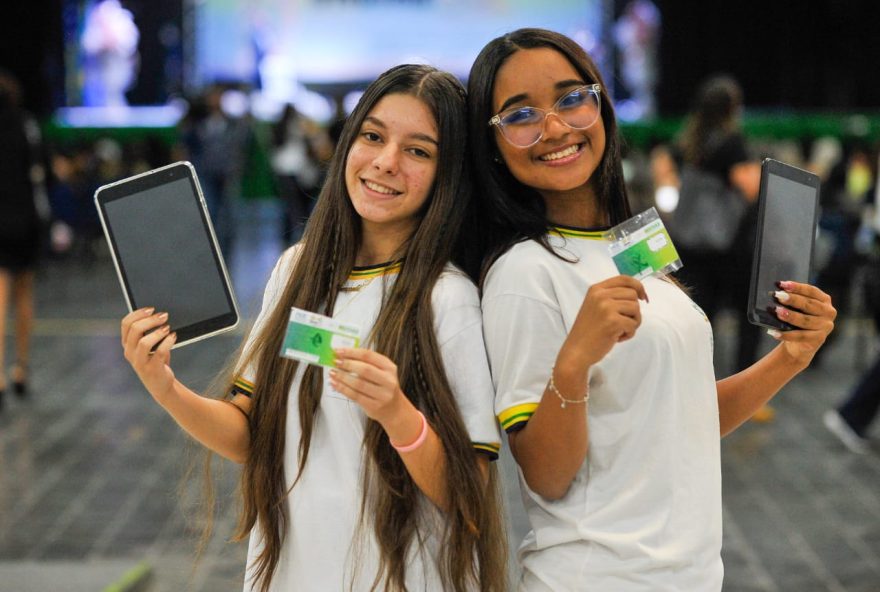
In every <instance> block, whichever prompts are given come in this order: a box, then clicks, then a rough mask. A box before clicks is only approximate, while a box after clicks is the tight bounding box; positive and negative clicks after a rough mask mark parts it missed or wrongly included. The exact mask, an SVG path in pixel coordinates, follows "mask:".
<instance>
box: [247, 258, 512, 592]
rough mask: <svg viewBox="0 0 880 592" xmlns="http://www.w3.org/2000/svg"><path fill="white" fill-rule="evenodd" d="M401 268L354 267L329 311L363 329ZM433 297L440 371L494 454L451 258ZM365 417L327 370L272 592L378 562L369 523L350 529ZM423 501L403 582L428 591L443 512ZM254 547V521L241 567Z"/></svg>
mask: <svg viewBox="0 0 880 592" xmlns="http://www.w3.org/2000/svg"><path fill="white" fill-rule="evenodd" d="M296 253H297V247H293V248H291V249H289V250H288V251H287V252H286V253H285V254H284V255H282V257H281V259H280V260H279V262H278V264H277V265H276V266H275V270H274V271H273V272H272V276H271V278H270V279H269V283H268V285H267V287H266V292H265V295H264V297H263V308H262V311H261V312H260V315H259V317H258V318H257V321H256V323H255V326H254V328H253V330H252V331H251V336H252V337H253V336H254V335H256V334H257V332H258V331H259V329H260V327H261V326H262V323H264V322H265V319H266V318H267V316H268V315H269V314H270V313H271V311H272V310H273V309H274V308H275V306H276V302H277V299H278V298H279V297H280V295H281V292H282V291H283V289H284V285H285V283H286V281H287V278H289V277H290V274H291V273H292V271H293V265H294V262H295V259H296ZM399 271H400V265H399V264H398V265H391V266H375V267H371V268H360V269H356V270H355V271H353V272H352V274H351V276H350V277H349V281H348V283H347V285H346V287H348V288H358V287H360V289H359V290H355V291H343V292H340V294H339V296H338V298H337V301H336V305H335V308H334V315H333V317H334V318H335V319H338V320H342V321H348V322H350V323H355V324H357V325H359V326H360V327H361V328H362V331H363V334H364V335H367V334H368V333H369V332H370V330H371V328H372V326H373V324H374V323H375V321H376V318H377V316H378V313H379V309H380V305H381V299H382V294H383V285H384V287H385V290H386V291H387V290H389V289H390V287H391V285H392V283H393V281H394V279H395V278H396V276H397V273H398V272H399ZM432 305H433V309H434V328H435V331H436V336H437V342H438V344H439V345H440V351H441V355H442V358H443V362H444V366H445V369H446V376H447V378H448V380H449V383H450V386H451V387H452V392H453V393H454V395H455V398H456V401H457V403H458V407H459V410H460V411H461V415H462V418H463V420H464V423H465V426H466V428H467V430H468V433H469V434H470V436H471V440H472V442H473V445H474V448H475V450H478V451H481V452H486V453H488V454H490V455H491V456H492V457H493V458H494V457H497V453H498V450H499V447H500V434H499V432H498V427H497V423H496V421H495V417H494V413H493V408H492V399H493V390H492V379H491V376H490V374H489V366H488V362H487V360H486V353H485V346H484V344H483V335H482V323H481V313H480V301H479V297H478V294H477V289H476V287H475V286H474V285H473V283H472V282H471V281H470V280H469V279H468V278H467V277H466V276H465V275H464V274H463V273H461V272H460V271H458V270H456V268H454V267H453V266H451V265H449V266H448V267H447V269H446V270H445V271H444V272H443V274H442V275H441V276H440V278H439V279H438V281H437V283H436V284H435V286H434V290H433V293H432ZM252 337H251V338H252ZM305 367H306V365H305V364H302V365H300V367H299V369H298V371H297V374H296V376H295V377H294V381H293V385H292V387H291V391H290V397H289V399H288V411H287V433H286V441H285V442H284V468H285V478H286V481H287V485H288V487H289V486H290V485H292V484H293V482H294V480H295V479H296V477H297V471H298V466H299V463H298V460H297V451H298V447H299V440H300V435H301V427H300V422H299V411H298V409H299V406H298V405H299V403H298V394H299V385H300V382H301V380H302V374H303V372H304V371H305ZM253 377H254V375H253V370H252V369H248V370H246V371H245V372H244V373H243V375H242V379H241V380H239V381H237V383H236V387H237V388H238V389H239V390H247V387H248V386H250V387H251V388H252V381H253ZM256 396H259V393H257V394H256ZM365 424H366V415H365V414H364V412H363V411H362V410H361V408H360V407H359V406H358V405H357V404H355V403H353V402H351V401H350V400H349V399H347V398H346V397H345V396H344V395H342V394H340V393H338V392H335V391H333V390H332V389H331V388H330V384H329V381H328V376H327V371H326V369H325V370H324V390H323V395H322V397H321V402H320V407H319V410H318V412H317V415H316V417H315V424H314V428H313V433H312V442H311V448H310V451H309V459H308V462H307V463H306V467H305V470H304V471H303V475H302V478H301V479H300V480H299V482H298V483H297V485H296V487H295V488H294V489H293V491H292V492H291V493H290V495H289V496H288V498H287V504H288V512H289V516H290V522H289V527H288V532H287V539H286V540H285V542H284V545H283V548H282V550H281V559H280V561H279V563H278V567H277V569H276V571H275V575H274V577H273V579H272V587H271V590H272V591H273V592H275V591H277V592H281V591H285V592H286V591H288V590H296V591H297V592H312V591H314V592H336V591H342V590H355V591H359V590H367V589H369V586H370V584H371V583H372V581H373V578H374V577H375V575H376V572H377V569H378V551H377V549H376V547H375V543H374V537H373V531H372V525H371V524H369V523H368V524H367V525H366V528H363V529H360V532H361V534H360V535H358V525H359V522H360V505H361V497H362V489H361V477H362V473H363V436H364V428H365ZM421 501H422V503H421V514H420V518H421V519H422V524H423V525H425V526H426V528H425V530H426V531H427V532H428V533H429V536H428V540H427V542H426V544H425V547H424V548H423V549H422V550H421V552H414V553H413V557H412V558H411V559H410V561H409V564H408V566H407V586H408V588H409V589H410V590H412V591H416V590H425V591H432V592H433V591H439V590H440V589H441V586H440V583H439V576H438V574H437V570H436V566H435V565H434V561H433V558H435V557H436V556H437V553H436V551H435V548H436V539H435V538H434V537H431V536H430V533H431V531H432V528H431V527H430V526H429V524H430V522H431V521H434V520H436V521H439V520H442V516H441V515H440V513H439V512H438V511H437V510H436V509H434V507H433V506H432V505H431V503H430V502H429V501H427V499H426V498H423V499H422V500H421ZM436 528H439V527H435V532H436ZM259 545H260V532H259V528H258V527H255V528H254V530H253V531H252V532H251V537H250V544H249V548H248V566H251V565H252V562H253V560H254V558H255V557H256V555H257V553H258V551H259ZM414 546H415V545H414ZM250 575H251V570H250V569H248V574H247V576H246V578H245V586H244V589H245V591H246V592H249V591H251V590H252V587H251V586H252V582H250V581H249V578H250ZM350 584H351V588H349V585H350Z"/></svg>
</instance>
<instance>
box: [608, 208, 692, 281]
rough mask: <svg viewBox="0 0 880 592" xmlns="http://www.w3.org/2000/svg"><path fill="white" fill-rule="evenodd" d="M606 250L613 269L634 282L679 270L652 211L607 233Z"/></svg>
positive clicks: (669, 239)
mask: <svg viewBox="0 0 880 592" xmlns="http://www.w3.org/2000/svg"><path fill="white" fill-rule="evenodd" d="M606 236H607V238H608V239H609V240H610V241H612V242H611V244H610V245H609V246H608V251H609V253H610V254H611V258H612V259H613V260H614V264H615V265H616V266H617V270H618V271H619V272H620V273H621V274H622V275H629V276H632V277H634V278H636V279H637V280H641V279H644V278H646V277H649V276H652V275H666V274H667V273H671V272H673V271H676V270H677V269H681V259H680V258H679V256H678V251H676V250H675V245H673V244H672V239H671V238H669V233H668V232H667V231H666V226H664V225H663V220H661V219H660V215H659V214H658V213H657V210H656V209H655V208H651V209H649V210H646V211H644V212H642V213H641V214H637V215H635V216H633V217H632V218H630V219H629V220H627V221H626V222H623V223H621V224H618V225H617V226H615V227H614V228H612V229H611V230H609V231H608V233H607V235H606Z"/></svg>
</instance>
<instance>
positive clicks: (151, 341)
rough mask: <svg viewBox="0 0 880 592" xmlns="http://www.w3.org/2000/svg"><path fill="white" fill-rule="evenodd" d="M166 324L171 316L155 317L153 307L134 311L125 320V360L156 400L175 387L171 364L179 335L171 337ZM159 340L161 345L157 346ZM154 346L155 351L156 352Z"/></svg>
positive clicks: (165, 314)
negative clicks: (172, 348)
mask: <svg viewBox="0 0 880 592" xmlns="http://www.w3.org/2000/svg"><path fill="white" fill-rule="evenodd" d="M167 321H168V313H157V314H153V309H152V308H141V309H138V310H135V311H133V312H131V313H129V314H128V315H126V316H125V318H123V319H122V348H123V350H124V352H125V359H126V360H127V361H128V363H129V364H131V367H132V368H134V371H135V372H136V373H137V375H138V378H140V379H141V382H143V383H144V386H145V387H147V390H148V391H150V394H151V395H153V397H154V398H155V399H157V400H159V399H161V398H162V397H163V396H164V395H165V394H166V393H168V392H169V391H170V390H171V388H172V386H173V384H174V372H173V371H172V370H171V367H170V366H169V363H170V361H171V347H172V346H173V345H174V343H175V342H176V341H177V334H176V333H174V334H172V335H169V334H168V331H169V329H170V326H169V325H168V324H167ZM160 341H161V344H159V346H158V347H156V344H157V343H159V342H160ZM154 347H156V350H155V351H154V352H153V351H152V350H153V348H154ZM151 352H152V353H151Z"/></svg>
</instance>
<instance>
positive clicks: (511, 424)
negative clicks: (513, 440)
mask: <svg viewBox="0 0 880 592" xmlns="http://www.w3.org/2000/svg"><path fill="white" fill-rule="evenodd" d="M537 408H538V404H537V403H523V404H522V405H514V406H513V407H510V408H509V409H505V410H504V411H502V412H501V413H499V414H498V423H500V424H501V428H502V429H503V430H504V431H505V432H509V431H510V430H512V429H513V428H515V427H517V426H518V425H520V424H523V423H526V422H527V421H529V419H530V418H531V417H532V415H534V414H535V410H536V409H537Z"/></svg>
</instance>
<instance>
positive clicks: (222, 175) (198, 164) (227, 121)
mask: <svg viewBox="0 0 880 592" xmlns="http://www.w3.org/2000/svg"><path fill="white" fill-rule="evenodd" d="M224 92H225V91H224V89H223V87H222V86H220V85H214V86H212V87H211V88H209V89H208V90H207V92H205V94H204V96H202V97H198V98H196V99H195V100H194V101H193V103H192V105H191V106H190V109H189V111H188V112H187V114H186V115H185V116H184V117H183V119H182V120H181V122H180V134H181V141H182V144H183V146H182V147H183V151H184V157H185V158H188V159H189V160H190V161H191V162H192V164H193V166H194V167H195V169H196V172H197V173H198V177H199V184H200V186H201V188H202V193H203V195H204V197H205V204H206V205H207V206H208V213H209V214H210V215H211V222H212V223H213V226H214V231H215V232H216V234H217V240H218V242H219V243H220V250H221V251H222V252H223V255H224V256H225V257H227V258H228V257H229V256H230V255H231V251H232V247H233V242H234V239H235V219H234V216H235V215H234V211H233V205H234V200H235V197H236V192H238V191H239V190H240V186H241V177H242V174H243V172H244V166H245V157H246V150H247V147H248V142H249V141H250V137H251V135H250V125H249V122H248V121H247V119H246V118H243V117H233V116H231V115H230V114H228V113H227V112H226V111H225V110H224V109H223V105H222V99H223V94H224Z"/></svg>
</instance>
